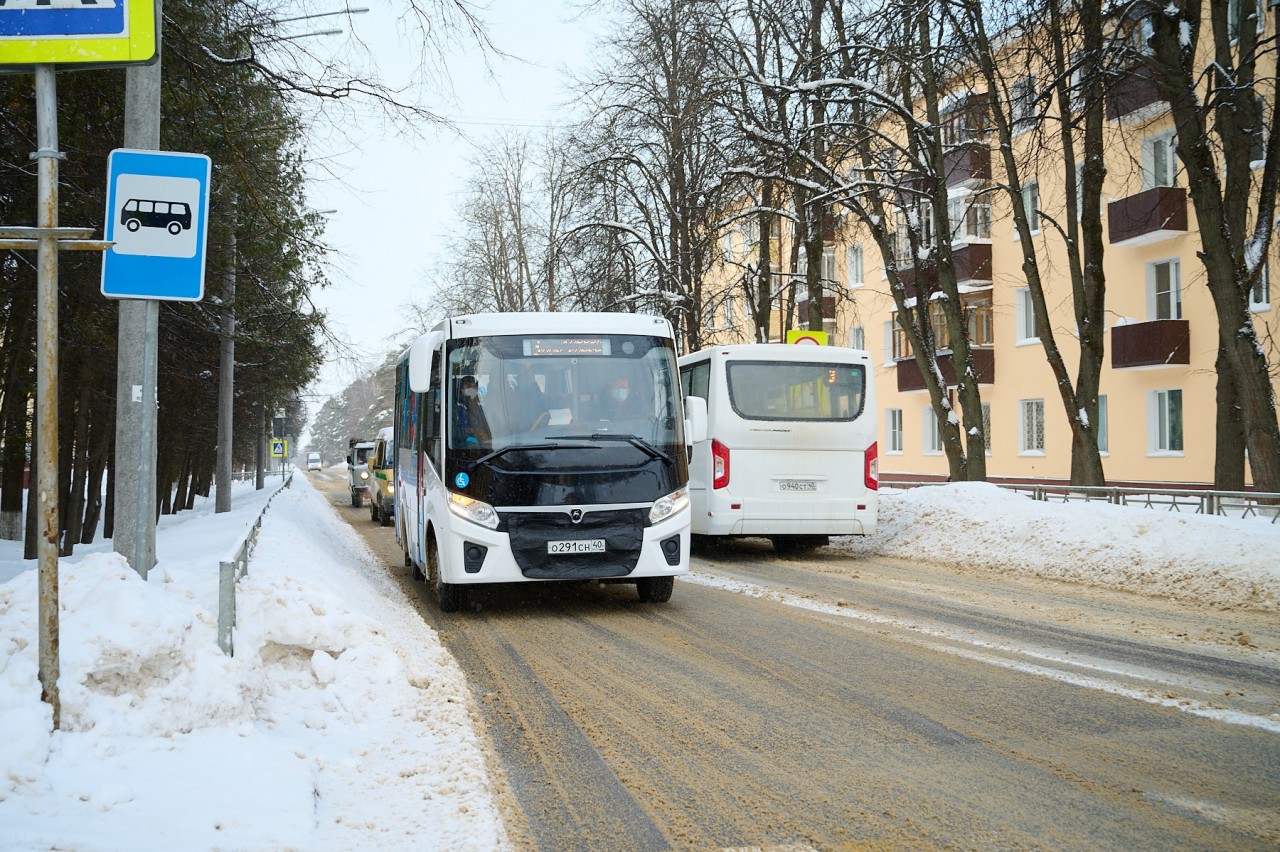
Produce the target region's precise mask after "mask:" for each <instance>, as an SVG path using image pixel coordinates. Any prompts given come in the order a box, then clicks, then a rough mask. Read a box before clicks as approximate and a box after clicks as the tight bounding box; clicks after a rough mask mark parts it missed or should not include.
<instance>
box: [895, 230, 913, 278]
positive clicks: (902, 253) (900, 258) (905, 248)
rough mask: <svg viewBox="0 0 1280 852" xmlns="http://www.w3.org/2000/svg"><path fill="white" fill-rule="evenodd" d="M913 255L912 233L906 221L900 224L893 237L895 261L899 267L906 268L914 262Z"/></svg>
mask: <svg viewBox="0 0 1280 852" xmlns="http://www.w3.org/2000/svg"><path fill="white" fill-rule="evenodd" d="M914 260H915V259H914V258H913V257H912V256H911V234H910V232H909V231H908V229H907V225H906V223H903V224H901V225H898V229H897V231H896V232H895V233H894V237H893V261H894V263H895V264H896V265H897V267H898V268H899V269H905V268H906V267H908V266H911V265H912V264H913V263H914Z"/></svg>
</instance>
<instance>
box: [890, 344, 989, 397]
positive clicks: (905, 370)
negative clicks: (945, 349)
mask: <svg viewBox="0 0 1280 852" xmlns="http://www.w3.org/2000/svg"><path fill="white" fill-rule="evenodd" d="M969 351H971V352H972V353H973V368H974V370H975V371H976V372H977V374H978V384H980V385H990V384H994V383H995V380H996V352H995V350H994V349H979V348H976V347H975V348H972V349H970V350H969ZM897 364H898V368H897V369H896V370H894V372H895V373H897V374H898V390H899V391H902V392H906V391H921V390H924V376H922V375H920V367H919V366H917V364H916V359H915V358H908V359H907V360H905V361H898V362H897ZM938 369H940V370H941V371H942V378H943V379H945V380H946V382H947V387H949V388H953V387H955V386H956V385H957V384H958V382H957V381H956V368H955V367H954V366H952V364H951V356H950V355H939V356H938Z"/></svg>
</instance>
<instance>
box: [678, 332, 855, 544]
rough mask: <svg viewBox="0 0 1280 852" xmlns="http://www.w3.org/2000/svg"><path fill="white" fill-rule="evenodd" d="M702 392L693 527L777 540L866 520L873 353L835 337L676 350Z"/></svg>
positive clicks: (687, 390) (685, 375)
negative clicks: (703, 424) (703, 425)
mask: <svg viewBox="0 0 1280 852" xmlns="http://www.w3.org/2000/svg"><path fill="white" fill-rule="evenodd" d="M679 363H680V382H681V386H682V391H683V393H684V396H686V397H701V398H702V399H705V400H706V402H707V440H705V441H699V442H696V443H694V444H693V456H692V458H691V460H690V463H689V496H690V500H691V502H692V504H693V526H692V531H693V533H694V535H696V536H763V537H766V538H768V539H769V540H770V541H772V542H773V546H774V548H776V549H777V550H778V551H780V552H785V551H794V550H799V549H804V548H810V547H818V546H822V545H825V544H827V543H828V541H829V537H830V536H833V535H870V534H871V533H873V532H875V528H876V510H877V503H878V500H877V498H878V493H879V471H878V466H877V446H876V409H875V392H874V388H873V383H872V368H871V356H870V355H869V354H868V353H867V352H865V351H863V350H860V349H847V348H844V347H838V346H811V345H787V344H780V343H753V344H741V345H731V346H713V347H709V348H707V349H703V350H701V351H699V352H694V353H692V354H689V355H685V356H684V357H682V358H681V359H680V362H679Z"/></svg>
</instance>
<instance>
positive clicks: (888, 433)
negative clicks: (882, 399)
mask: <svg viewBox="0 0 1280 852" xmlns="http://www.w3.org/2000/svg"><path fill="white" fill-rule="evenodd" d="M884 432H885V440H886V441H887V446H888V449H887V450H886V452H888V453H891V454H893V455H902V409H901V408H886V409H885V410H884Z"/></svg>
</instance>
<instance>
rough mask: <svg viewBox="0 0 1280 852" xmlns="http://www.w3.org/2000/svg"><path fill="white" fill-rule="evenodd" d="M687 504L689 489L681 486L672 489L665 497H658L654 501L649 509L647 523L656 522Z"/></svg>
mask: <svg viewBox="0 0 1280 852" xmlns="http://www.w3.org/2000/svg"><path fill="white" fill-rule="evenodd" d="M688 505H689V489H687V488H681V489H680V490H679V491H672V492H671V493H670V494H668V495H667V496H666V497H659V498H658V499H657V500H655V501H654V504H653V508H652V509H650V510H649V523H651V524H656V523H657V522H658V521H661V520H663V519H665V518H669V517H671V516H672V515H674V514H676V513H677V512H679V511H680V510H681V509H683V508H684V507H685V506H688Z"/></svg>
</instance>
